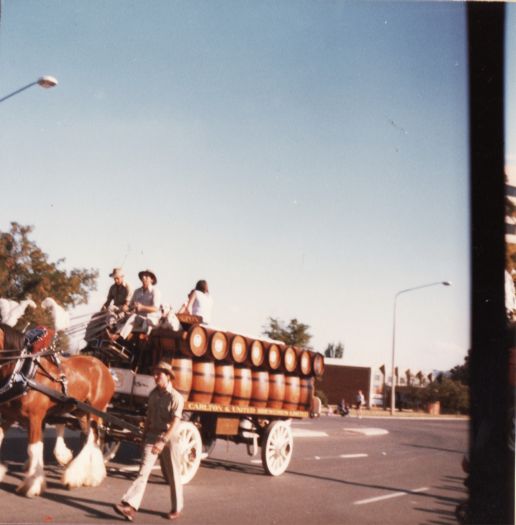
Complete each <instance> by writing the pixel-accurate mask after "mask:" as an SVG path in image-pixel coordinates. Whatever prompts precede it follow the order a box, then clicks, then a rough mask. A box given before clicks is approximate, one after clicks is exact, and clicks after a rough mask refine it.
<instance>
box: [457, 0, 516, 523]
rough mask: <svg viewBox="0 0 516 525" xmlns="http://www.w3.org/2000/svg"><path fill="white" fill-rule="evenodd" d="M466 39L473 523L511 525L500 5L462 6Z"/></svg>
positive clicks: (512, 496)
mask: <svg viewBox="0 0 516 525" xmlns="http://www.w3.org/2000/svg"><path fill="white" fill-rule="evenodd" d="M467 12H468V42H469V96H470V99H469V104H470V106H469V107H470V111H469V113H470V124H469V126H470V169H471V208H472V213H471V216H472V219H471V220H472V222H471V248H472V329H471V338H472V354H471V434H470V438H471V441H470V460H471V470H470V478H469V491H470V502H469V505H470V511H471V519H470V522H471V523H482V524H487V523H514V511H513V506H514V503H513V501H514V481H513V477H514V454H513V453H512V452H511V450H510V449H509V446H508V439H509V417H508V414H509V381H508V349H507V345H506V337H505V334H506V330H507V326H506V321H505V306H504V259H505V241H504V103H503V94H504V91H503V90H504V15H505V7H504V5H503V4H501V3H500V4H491V3H489V4H487V3H484V2H474V3H470V4H468V6H467Z"/></svg>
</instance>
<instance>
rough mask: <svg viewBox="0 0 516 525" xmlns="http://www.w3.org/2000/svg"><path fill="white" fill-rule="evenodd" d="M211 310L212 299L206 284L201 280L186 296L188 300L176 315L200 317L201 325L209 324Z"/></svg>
mask: <svg viewBox="0 0 516 525" xmlns="http://www.w3.org/2000/svg"><path fill="white" fill-rule="evenodd" d="M212 309H213V299H212V297H211V295H210V292H209V290H208V283H207V282H206V281H205V280H201V281H197V284H196V285H195V289H194V290H192V291H191V292H190V293H189V294H188V300H187V301H186V303H185V304H183V306H182V307H181V308H180V309H179V312H178V313H180V314H182V313H189V314H192V315H200V316H201V317H202V322H203V324H209V323H210V322H211V312H212Z"/></svg>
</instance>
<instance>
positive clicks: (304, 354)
mask: <svg viewBox="0 0 516 525" xmlns="http://www.w3.org/2000/svg"><path fill="white" fill-rule="evenodd" d="M297 360H298V363H299V371H300V372H301V373H302V374H303V375H304V376H309V375H310V374H311V372H312V359H311V358H310V352H309V351H308V350H300V351H299V354H298V356H297Z"/></svg>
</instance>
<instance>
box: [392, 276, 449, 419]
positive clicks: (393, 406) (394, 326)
mask: <svg viewBox="0 0 516 525" xmlns="http://www.w3.org/2000/svg"><path fill="white" fill-rule="evenodd" d="M441 285H442V286H451V282H450V281H438V282H435V283H429V284H422V285H420V286H414V287H413V288H407V289H406V290H400V291H399V292H397V293H396V295H395V296H394V313H393V317H392V363H391V364H392V370H391V416H393V415H394V410H395V407H396V403H395V400H396V380H395V377H394V364H395V355H396V305H397V301H398V297H399V296H400V295H401V294H402V293H407V292H413V291H414V290H420V289H421V288H428V287H429V286H441Z"/></svg>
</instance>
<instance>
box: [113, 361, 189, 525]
mask: <svg viewBox="0 0 516 525" xmlns="http://www.w3.org/2000/svg"><path fill="white" fill-rule="evenodd" d="M172 379H174V371H173V370H172V365H171V364H169V363H167V362H166V361H161V362H160V363H159V364H158V365H157V366H156V367H155V368H154V381H155V382H156V388H154V390H153V391H152V392H151V393H150V396H149V403H148V408H147V417H146V419H145V428H144V449H143V455H142V462H141V466H140V471H139V473H138V477H137V478H136V479H135V480H134V482H133V484H132V485H131V486H130V487H129V490H128V491H127V492H126V493H125V494H124V495H123V496H122V501H121V503H119V504H117V505H114V509H115V511H116V512H117V513H118V514H120V515H122V516H123V517H124V518H125V519H126V520H128V521H133V518H134V515H135V514H136V512H137V511H138V509H139V508H140V504H141V501H142V499H143V494H144V492H145V487H146V486H147V481H148V479H149V476H150V474H151V471H152V468H153V467H154V464H155V463H156V460H157V459H158V457H159V459H160V463H161V468H162V470H163V472H164V474H165V478H166V479H167V481H168V483H169V485H170V499H171V503H172V507H171V511H170V513H169V514H168V515H167V517H168V519H171V520H174V519H176V518H178V517H179V515H180V513H181V511H182V509H183V487H182V485H181V478H180V472H181V465H180V458H179V455H178V446H177V444H176V443H175V440H176V438H177V436H176V434H177V428H178V426H179V422H180V421H181V414H182V412H183V405H184V400H183V397H182V396H181V394H180V393H179V392H178V391H177V390H175V389H174V387H173V386H172Z"/></svg>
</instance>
